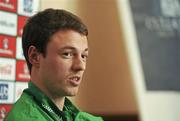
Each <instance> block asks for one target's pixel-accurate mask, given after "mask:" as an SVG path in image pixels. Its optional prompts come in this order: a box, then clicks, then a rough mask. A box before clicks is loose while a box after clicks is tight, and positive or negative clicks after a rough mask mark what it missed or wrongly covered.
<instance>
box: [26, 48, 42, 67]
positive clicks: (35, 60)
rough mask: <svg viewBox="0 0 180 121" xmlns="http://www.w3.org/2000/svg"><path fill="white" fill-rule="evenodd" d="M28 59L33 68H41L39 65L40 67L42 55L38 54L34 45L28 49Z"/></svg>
mask: <svg viewBox="0 0 180 121" xmlns="http://www.w3.org/2000/svg"><path fill="white" fill-rule="evenodd" d="M28 58H29V62H30V63H31V64H32V65H33V66H35V67H39V65H40V53H39V52H38V50H37V49H36V47H35V46H33V45H31V46H30V47H29V49H28Z"/></svg>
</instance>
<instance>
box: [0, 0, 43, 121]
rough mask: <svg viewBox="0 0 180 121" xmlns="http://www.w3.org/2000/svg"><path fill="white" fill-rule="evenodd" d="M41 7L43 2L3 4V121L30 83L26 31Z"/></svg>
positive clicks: (2, 0) (0, 88) (0, 3)
mask: <svg viewBox="0 0 180 121" xmlns="http://www.w3.org/2000/svg"><path fill="white" fill-rule="evenodd" d="M39 3H40V0H0V121H2V120H3V118H4V117H5V115H6V114H7V113H8V112H9V111H10V109H11V107H12V104H13V103H14V102H15V101H16V100H17V99H18V98H19V96H20V95H21V93H22V91H23V89H24V88H27V82H28V81H29V79H30V76H29V72H28V68H27V65H26V62H25V59H24V56H23V52H22V46H21V43H22V42H21V37H22V31H23V30H22V28H23V26H24V24H25V22H26V20H27V19H28V18H29V17H30V16H32V15H33V14H34V13H35V12H37V11H38V10H39Z"/></svg>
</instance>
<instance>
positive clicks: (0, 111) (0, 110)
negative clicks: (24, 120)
mask: <svg viewBox="0 0 180 121" xmlns="http://www.w3.org/2000/svg"><path fill="white" fill-rule="evenodd" d="M11 108H12V105H7V104H1V105H0V121H3V119H4V118H5V116H6V115H7V114H8V112H9V111H10V110H11Z"/></svg>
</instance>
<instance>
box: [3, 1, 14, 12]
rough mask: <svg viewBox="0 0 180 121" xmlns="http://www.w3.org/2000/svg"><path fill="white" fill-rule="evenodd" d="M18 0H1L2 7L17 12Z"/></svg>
mask: <svg viewBox="0 0 180 121" xmlns="http://www.w3.org/2000/svg"><path fill="white" fill-rule="evenodd" d="M16 5H17V1H16V0H2V1H0V9H2V10H6V11H11V12H16V11H17V7H16Z"/></svg>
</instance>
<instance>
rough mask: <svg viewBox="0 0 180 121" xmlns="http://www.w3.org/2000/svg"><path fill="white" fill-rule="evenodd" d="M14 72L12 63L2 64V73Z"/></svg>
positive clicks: (0, 65)
mask: <svg viewBox="0 0 180 121" xmlns="http://www.w3.org/2000/svg"><path fill="white" fill-rule="evenodd" d="M11 73H12V65H10V64H7V65H4V64H0V74H2V75H3V74H4V75H11Z"/></svg>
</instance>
